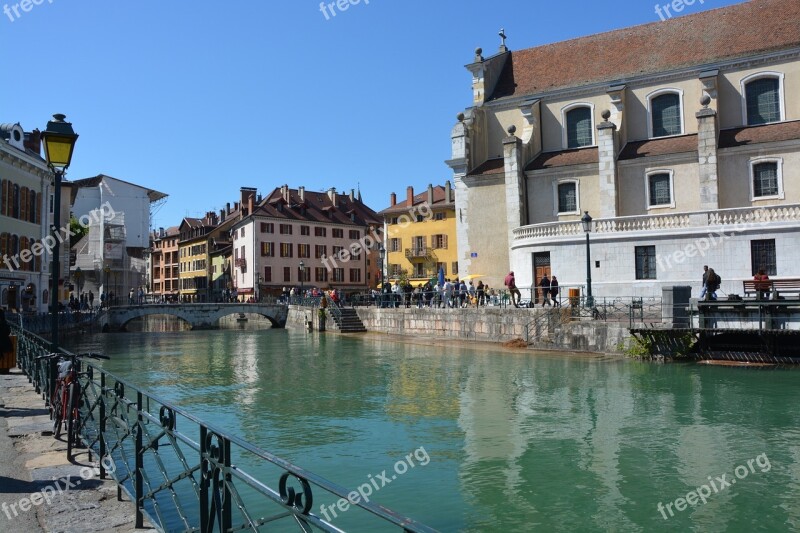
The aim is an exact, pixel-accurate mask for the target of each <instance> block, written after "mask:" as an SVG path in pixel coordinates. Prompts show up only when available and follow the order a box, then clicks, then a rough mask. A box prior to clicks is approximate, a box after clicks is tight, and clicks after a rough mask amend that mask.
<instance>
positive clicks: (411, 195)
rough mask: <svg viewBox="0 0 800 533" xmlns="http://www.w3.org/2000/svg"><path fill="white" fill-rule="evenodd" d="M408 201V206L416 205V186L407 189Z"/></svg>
mask: <svg viewBox="0 0 800 533" xmlns="http://www.w3.org/2000/svg"><path fill="white" fill-rule="evenodd" d="M406 202H407V203H408V207H411V206H413V205H414V187H412V186H411V185H409V186H408V188H407V189H406Z"/></svg>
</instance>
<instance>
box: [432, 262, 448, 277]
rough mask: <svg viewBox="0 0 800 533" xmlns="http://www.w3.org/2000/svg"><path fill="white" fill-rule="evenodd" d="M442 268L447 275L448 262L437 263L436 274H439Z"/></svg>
mask: <svg viewBox="0 0 800 533" xmlns="http://www.w3.org/2000/svg"><path fill="white" fill-rule="evenodd" d="M440 270H441V271H442V273H443V274H444V275H445V276H446V275H447V263H436V272H434V274H436V275H438V274H439V271H440Z"/></svg>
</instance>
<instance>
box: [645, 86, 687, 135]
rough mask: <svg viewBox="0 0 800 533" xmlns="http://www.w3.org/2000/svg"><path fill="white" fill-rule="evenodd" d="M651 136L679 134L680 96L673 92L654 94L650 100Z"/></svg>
mask: <svg viewBox="0 0 800 533" xmlns="http://www.w3.org/2000/svg"><path fill="white" fill-rule="evenodd" d="M650 113H651V117H652V120H653V137H664V136H666V135H680V134H681V97H680V95H678V94H675V93H667V94H662V95H659V96H656V97H655V98H653V99H652V100H650Z"/></svg>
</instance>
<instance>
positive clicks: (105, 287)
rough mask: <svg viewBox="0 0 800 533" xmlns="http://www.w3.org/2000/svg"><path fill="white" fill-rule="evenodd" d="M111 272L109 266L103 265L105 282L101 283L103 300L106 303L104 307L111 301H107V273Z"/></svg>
mask: <svg viewBox="0 0 800 533" xmlns="http://www.w3.org/2000/svg"><path fill="white" fill-rule="evenodd" d="M109 272H111V268H109V267H108V265H106V266H105V267H103V273H104V274H105V275H106V282H105V283H103V302H104V303H105V304H106V309H108V307H109V305H110V304H111V302H109V301H108V274H109Z"/></svg>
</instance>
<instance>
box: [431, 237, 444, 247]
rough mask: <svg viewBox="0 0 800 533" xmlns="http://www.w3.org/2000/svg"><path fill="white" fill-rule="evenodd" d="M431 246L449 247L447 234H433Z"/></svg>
mask: <svg viewBox="0 0 800 533" xmlns="http://www.w3.org/2000/svg"><path fill="white" fill-rule="evenodd" d="M431 247H432V248H441V249H446V248H447V235H433V236H432V237H431Z"/></svg>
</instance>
